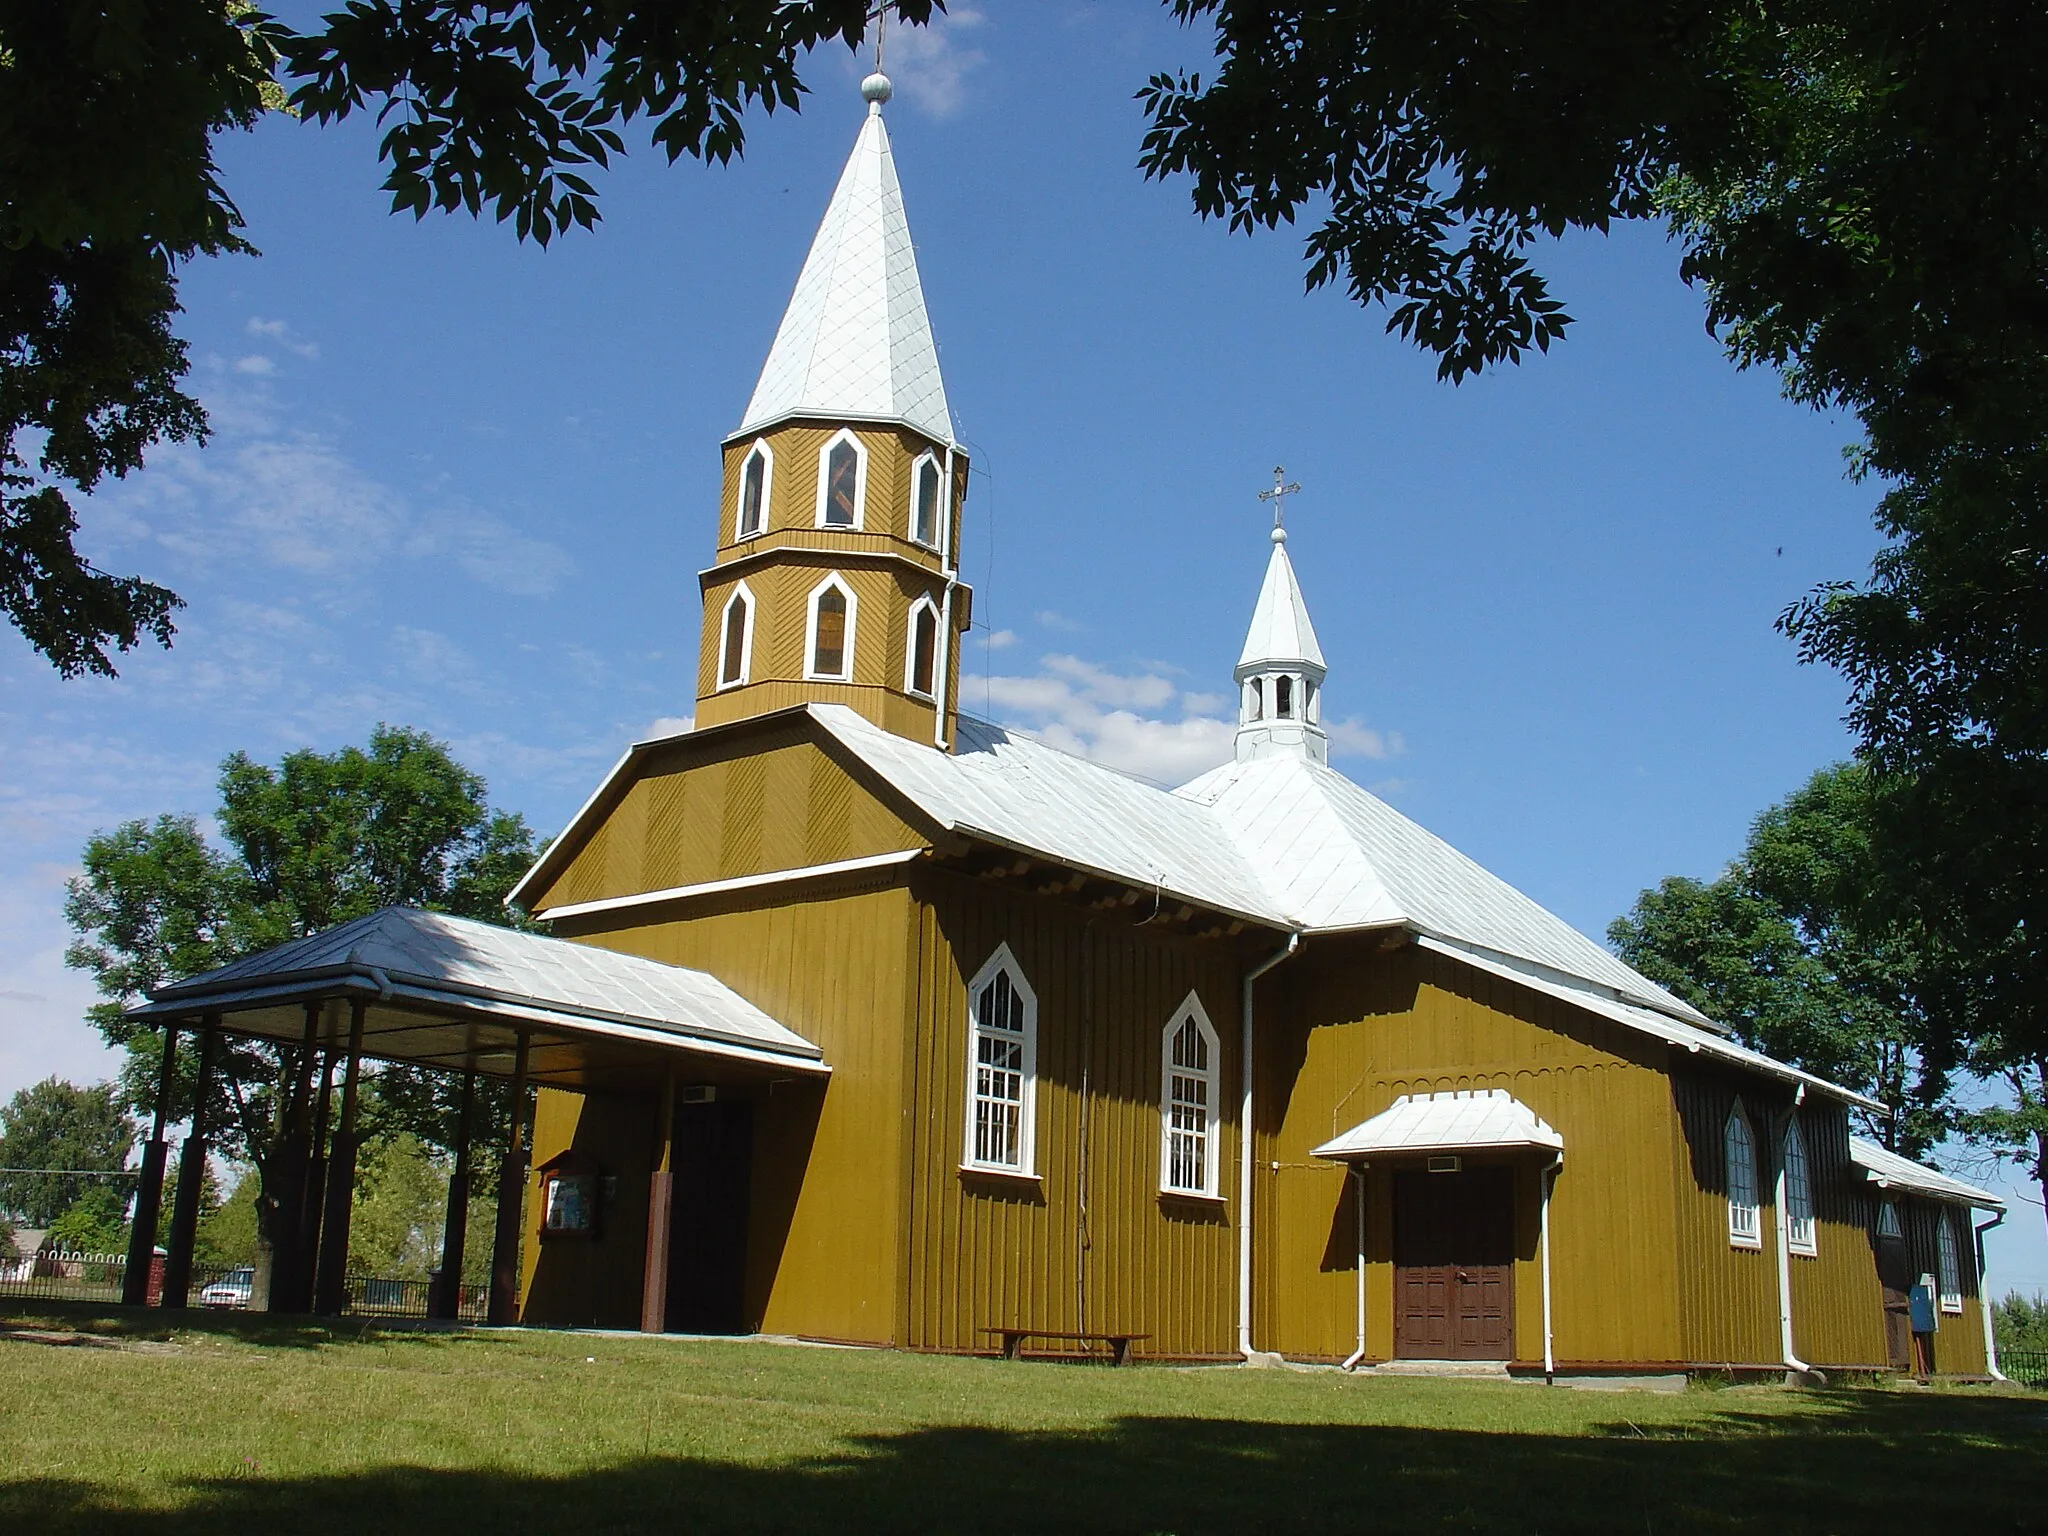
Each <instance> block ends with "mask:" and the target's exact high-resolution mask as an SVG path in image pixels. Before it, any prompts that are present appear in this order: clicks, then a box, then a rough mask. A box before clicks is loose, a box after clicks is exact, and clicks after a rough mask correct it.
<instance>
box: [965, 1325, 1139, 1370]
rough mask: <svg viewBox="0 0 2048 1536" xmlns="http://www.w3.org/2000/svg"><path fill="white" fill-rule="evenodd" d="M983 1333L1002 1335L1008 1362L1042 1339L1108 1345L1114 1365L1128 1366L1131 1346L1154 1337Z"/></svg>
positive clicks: (1030, 1331) (1002, 1330)
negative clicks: (1031, 1342)
mask: <svg viewBox="0 0 2048 1536" xmlns="http://www.w3.org/2000/svg"><path fill="white" fill-rule="evenodd" d="M981 1331H982V1332H983V1333H993V1334H998V1335H1000V1336H1001V1338H1002V1341H1003V1358H1004V1359H1005V1360H1015V1359H1017V1358H1018V1357H1019V1356H1020V1355H1021V1354H1022V1353H1023V1351H1024V1341H1025V1340H1026V1339H1042V1340H1044V1341H1046V1342H1047V1343H1053V1344H1086V1345H1094V1344H1106V1345H1108V1346H1109V1363H1110V1364H1111V1365H1126V1364H1128V1363H1129V1362H1130V1358H1131V1345H1132V1344H1134V1343H1136V1342H1137V1341H1138V1340H1139V1339H1149V1338H1151V1337H1152V1335H1151V1334H1149V1333H1063V1332H1061V1331H1060V1330H1058V1329H1056V1328H984V1329H982V1330H981ZM1063 1353H1065V1354H1069V1355H1073V1354H1087V1355H1089V1357H1090V1358H1092V1356H1093V1352H1092V1351H1075V1350H1069V1351H1063Z"/></svg>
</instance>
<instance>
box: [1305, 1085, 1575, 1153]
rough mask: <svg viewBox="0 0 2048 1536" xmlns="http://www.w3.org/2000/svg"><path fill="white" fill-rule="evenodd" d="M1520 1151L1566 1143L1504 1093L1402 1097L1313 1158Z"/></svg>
mask: <svg viewBox="0 0 2048 1536" xmlns="http://www.w3.org/2000/svg"><path fill="white" fill-rule="evenodd" d="M1518 1147H1540V1148H1544V1149H1546V1150H1548V1151H1552V1152H1562V1151H1563V1150H1564V1138H1563V1137H1562V1136H1560V1135H1558V1133H1557V1132H1556V1131H1555V1130H1553V1129H1552V1128H1551V1127H1550V1125H1549V1124H1548V1123H1547V1122H1546V1121H1544V1120H1543V1119H1542V1118H1541V1117H1540V1116H1538V1115H1537V1113H1536V1112H1535V1111H1534V1110H1532V1109H1531V1108H1529V1106H1528V1105H1526V1104H1524V1103H1523V1102H1522V1101H1521V1100H1520V1099H1518V1098H1516V1097H1515V1096H1514V1095H1513V1094H1511V1093H1509V1092H1508V1091H1507V1090H1506V1089H1505V1088H1477V1089H1474V1088H1460V1089H1458V1090H1456V1091H1455V1092H1451V1093H1404V1094H1402V1095H1401V1097H1400V1098H1398V1099H1396V1100H1394V1102H1393V1103H1392V1104H1391V1105H1389V1106H1388V1107H1387V1108H1386V1109H1383V1110H1381V1111H1380V1112H1379V1113H1378V1114H1376V1115H1374V1116H1373V1117H1372V1118H1371V1119H1370V1120H1367V1121H1364V1122H1362V1123H1361V1124H1358V1125H1354V1126H1353V1127H1352V1128H1351V1129H1350V1130H1348V1131H1346V1132H1345V1133H1344V1134H1343V1135H1342V1136H1338V1137H1335V1138H1333V1139H1332V1140H1329V1141H1326V1142H1324V1143H1323V1144H1322V1145H1321V1146H1320V1147H1317V1148H1316V1149H1315V1152H1314V1153H1313V1154H1312V1155H1313V1156H1316V1157H1327V1158H1331V1159H1333V1160H1338V1161H1348V1160H1350V1159H1353V1158H1365V1157H1384V1156H1390V1155H1392V1154H1394V1153H1397V1152H1488V1151H1506V1150H1510V1149H1513V1148H1518Z"/></svg>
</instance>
